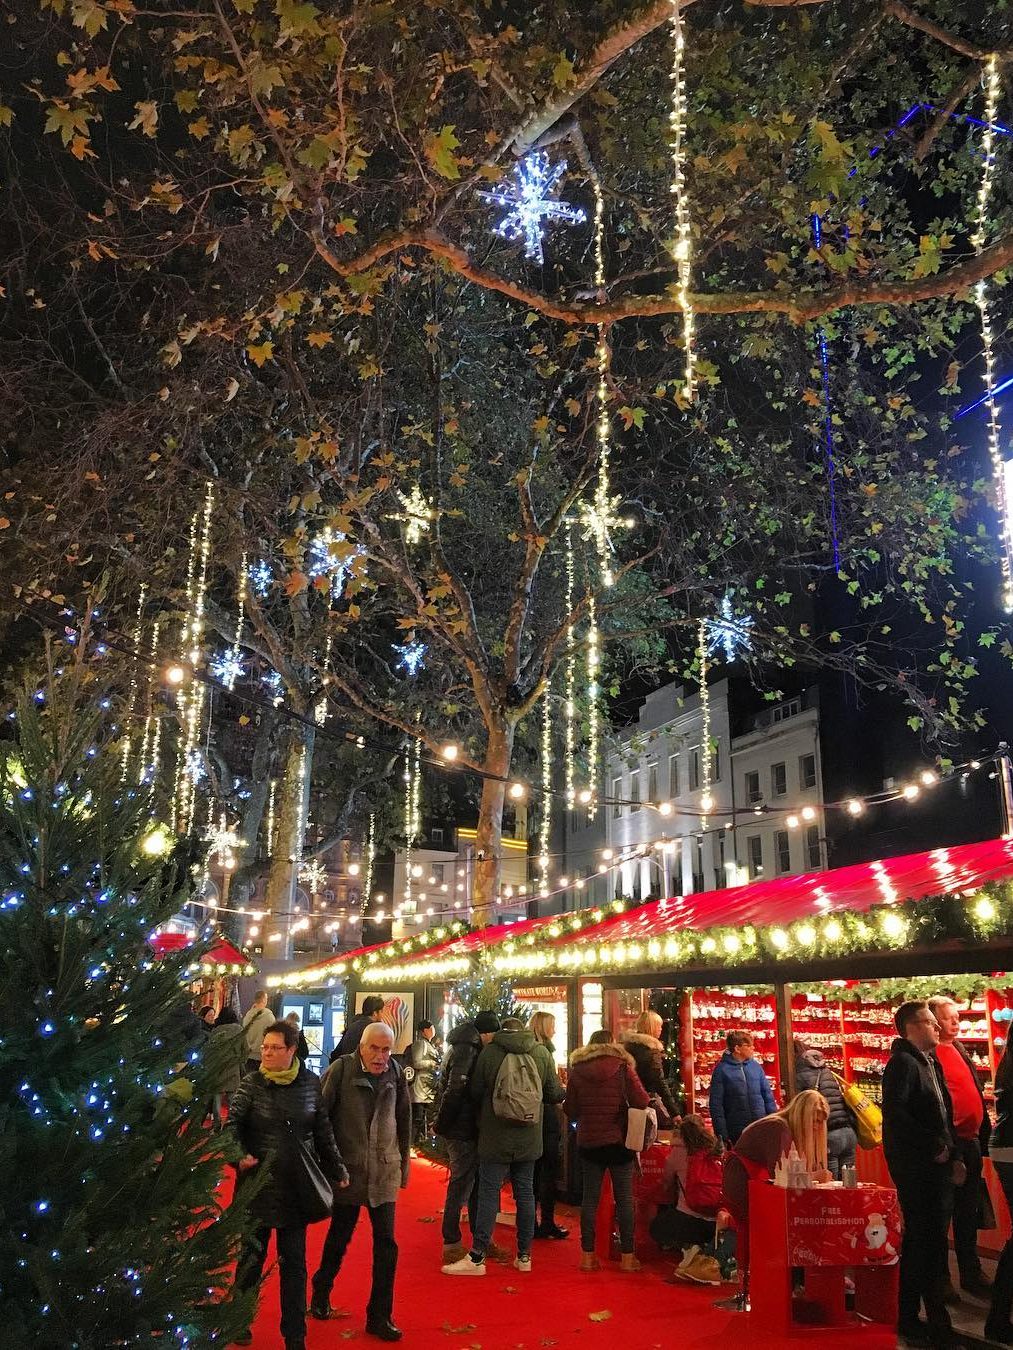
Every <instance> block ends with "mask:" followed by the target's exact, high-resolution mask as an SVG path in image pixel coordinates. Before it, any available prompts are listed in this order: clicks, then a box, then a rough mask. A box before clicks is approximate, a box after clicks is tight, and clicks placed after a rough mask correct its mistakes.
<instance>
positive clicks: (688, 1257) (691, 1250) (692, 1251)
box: [676, 1243, 700, 1270]
mask: <svg viewBox="0 0 1013 1350" xmlns="http://www.w3.org/2000/svg"><path fill="white" fill-rule="evenodd" d="M699 1250H700V1247H699V1245H698V1244H697V1243H694V1244H693V1246H692V1247H687V1248H686V1250H685V1251H684V1252H683V1254H682V1260H681V1261H680V1262H679V1264H678V1265H677V1266H676V1270H685V1269H686V1267H687V1266H688V1265H689V1263H690V1262H691V1261H692V1260H693V1257H694V1256H696V1254H697V1252H698V1251H699Z"/></svg>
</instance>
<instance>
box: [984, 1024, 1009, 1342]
mask: <svg viewBox="0 0 1013 1350" xmlns="http://www.w3.org/2000/svg"><path fill="white" fill-rule="evenodd" d="M988 1152H989V1156H990V1157H991V1159H992V1165H993V1167H994V1168H995V1171H996V1175H997V1176H998V1178H999V1185H1000V1186H1001V1187H1002V1193H1003V1195H1004V1196H1005V1197H1006V1205H1007V1207H1008V1209H1009V1212H1010V1213H1011V1214H1013V1053H1011V1052H1010V1043H1009V1041H1008V1040H1007V1042H1006V1048H1005V1049H1004V1050H1003V1052H1002V1058H1001V1059H1000V1061H999V1063H998V1064H997V1065H996V1070H995V1128H994V1129H993V1131H992V1137H991V1139H990V1140H989V1146H988ZM1011 1311H1013V1237H1010V1238H1007V1239H1006V1245H1005V1246H1004V1247H1003V1249H1002V1253H1001V1254H1000V1256H999V1264H998V1265H997V1266H996V1268H995V1280H994V1281H993V1283H992V1305H991V1307H990V1308H989V1310H988V1317H987V1318H986V1319H985V1336H986V1338H987V1339H988V1340H990V1341H995V1342H996V1344H997V1345H1013V1321H1011V1319H1010V1313H1011Z"/></svg>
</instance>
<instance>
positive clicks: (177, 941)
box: [148, 933, 252, 966]
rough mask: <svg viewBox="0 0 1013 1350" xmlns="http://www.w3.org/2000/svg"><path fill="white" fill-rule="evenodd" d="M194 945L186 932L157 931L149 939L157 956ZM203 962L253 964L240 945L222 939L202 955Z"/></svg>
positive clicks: (149, 943) (226, 964)
mask: <svg viewBox="0 0 1013 1350" xmlns="http://www.w3.org/2000/svg"><path fill="white" fill-rule="evenodd" d="M192 945H193V939H192V938H190V937H188V936H187V934H186V933H156V934H155V935H154V937H151V938H149V939H148V946H149V947H150V948H151V950H152V951H153V952H154V953H155V955H156V956H167V955H168V954H169V952H179V951H182V950H183V948H184V947H190V946H192ZM201 960H202V962H204V963H205V964H207V965H214V966H249V965H251V964H252V962H251V961H250V958H249V957H248V956H244V955H243V953H242V952H241V951H240V950H239V948H238V947H234V946H233V945H232V943H231V942H228V941H226V939H224V938H223V939H222V940H221V942H219V943H218V944H217V945H216V946H214V947H212V948H211V950H210V951H209V952H206V953H205V954H204V955H203V956H202V957H201Z"/></svg>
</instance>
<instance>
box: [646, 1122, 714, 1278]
mask: <svg viewBox="0 0 1013 1350" xmlns="http://www.w3.org/2000/svg"><path fill="white" fill-rule="evenodd" d="M723 1180H724V1157H723V1151H722V1147H721V1140H720V1139H718V1137H717V1136H716V1135H715V1134H713V1133H712V1131H710V1130H709V1129H708V1128H707V1126H706V1125H705V1124H704V1120H703V1117H702V1116H683V1117H682V1119H681V1120H680V1121H679V1123H678V1124H677V1125H676V1127H675V1129H674V1130H673V1131H672V1147H671V1149H670V1150H669V1154H668V1158H667V1160H666V1162H665V1170H664V1176H663V1189H664V1191H665V1192H666V1193H667V1195H668V1197H669V1204H667V1205H665V1206H664V1207H663V1208H662V1209H660V1210H659V1211H658V1213H657V1215H656V1216H655V1218H654V1220H653V1222H652V1223H651V1237H653V1238H654V1240H655V1242H656V1243H657V1244H658V1246H659V1247H669V1248H671V1247H678V1248H681V1250H682V1260H681V1261H680V1263H679V1265H678V1266H677V1267H676V1269H675V1270H674V1271H673V1272H672V1274H671V1276H669V1277H668V1278H669V1279H670V1280H672V1281H675V1280H678V1281H685V1282H686V1283H689V1284H720V1282H721V1267H720V1265H719V1263H718V1261H717V1259H716V1258H715V1256H714V1255H713V1243H714V1237H715V1230H716V1227H717V1217H718V1211H719V1210H720V1208H721V1189H722V1182H723ZM704 1248H707V1249H709V1250H706V1251H705V1250H702V1249H704Z"/></svg>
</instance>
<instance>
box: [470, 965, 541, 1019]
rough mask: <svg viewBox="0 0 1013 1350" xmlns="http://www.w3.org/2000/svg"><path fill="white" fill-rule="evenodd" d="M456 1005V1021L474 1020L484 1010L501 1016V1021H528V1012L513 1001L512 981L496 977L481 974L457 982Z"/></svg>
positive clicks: (520, 1004)
mask: <svg viewBox="0 0 1013 1350" xmlns="http://www.w3.org/2000/svg"><path fill="white" fill-rule="evenodd" d="M454 1005H455V1006H454V1014H455V1020H456V1021H457V1022H470V1021H472V1020H473V1018H474V1017H475V1015H476V1014H477V1013H480V1012H481V1011H482V1010H483V1008H490V1009H491V1010H492V1011H493V1012H495V1013H499V1016H500V1021H502V1020H503V1019H504V1018H505V1017H518V1018H520V1020H521V1021H522V1022H526V1021H527V1020H528V1010H527V1008H525V1006H524V1005H523V1003H518V1002H517V1000H516V999H515V998H514V991H513V986H512V985H511V984H510V981H509V980H503V979H500V978H499V977H498V976H495V975H487V974H482V973H479V974H477V975H475V976H473V977H472V978H471V979H467V980H458V981H457V982H456V983H455V984H454Z"/></svg>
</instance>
